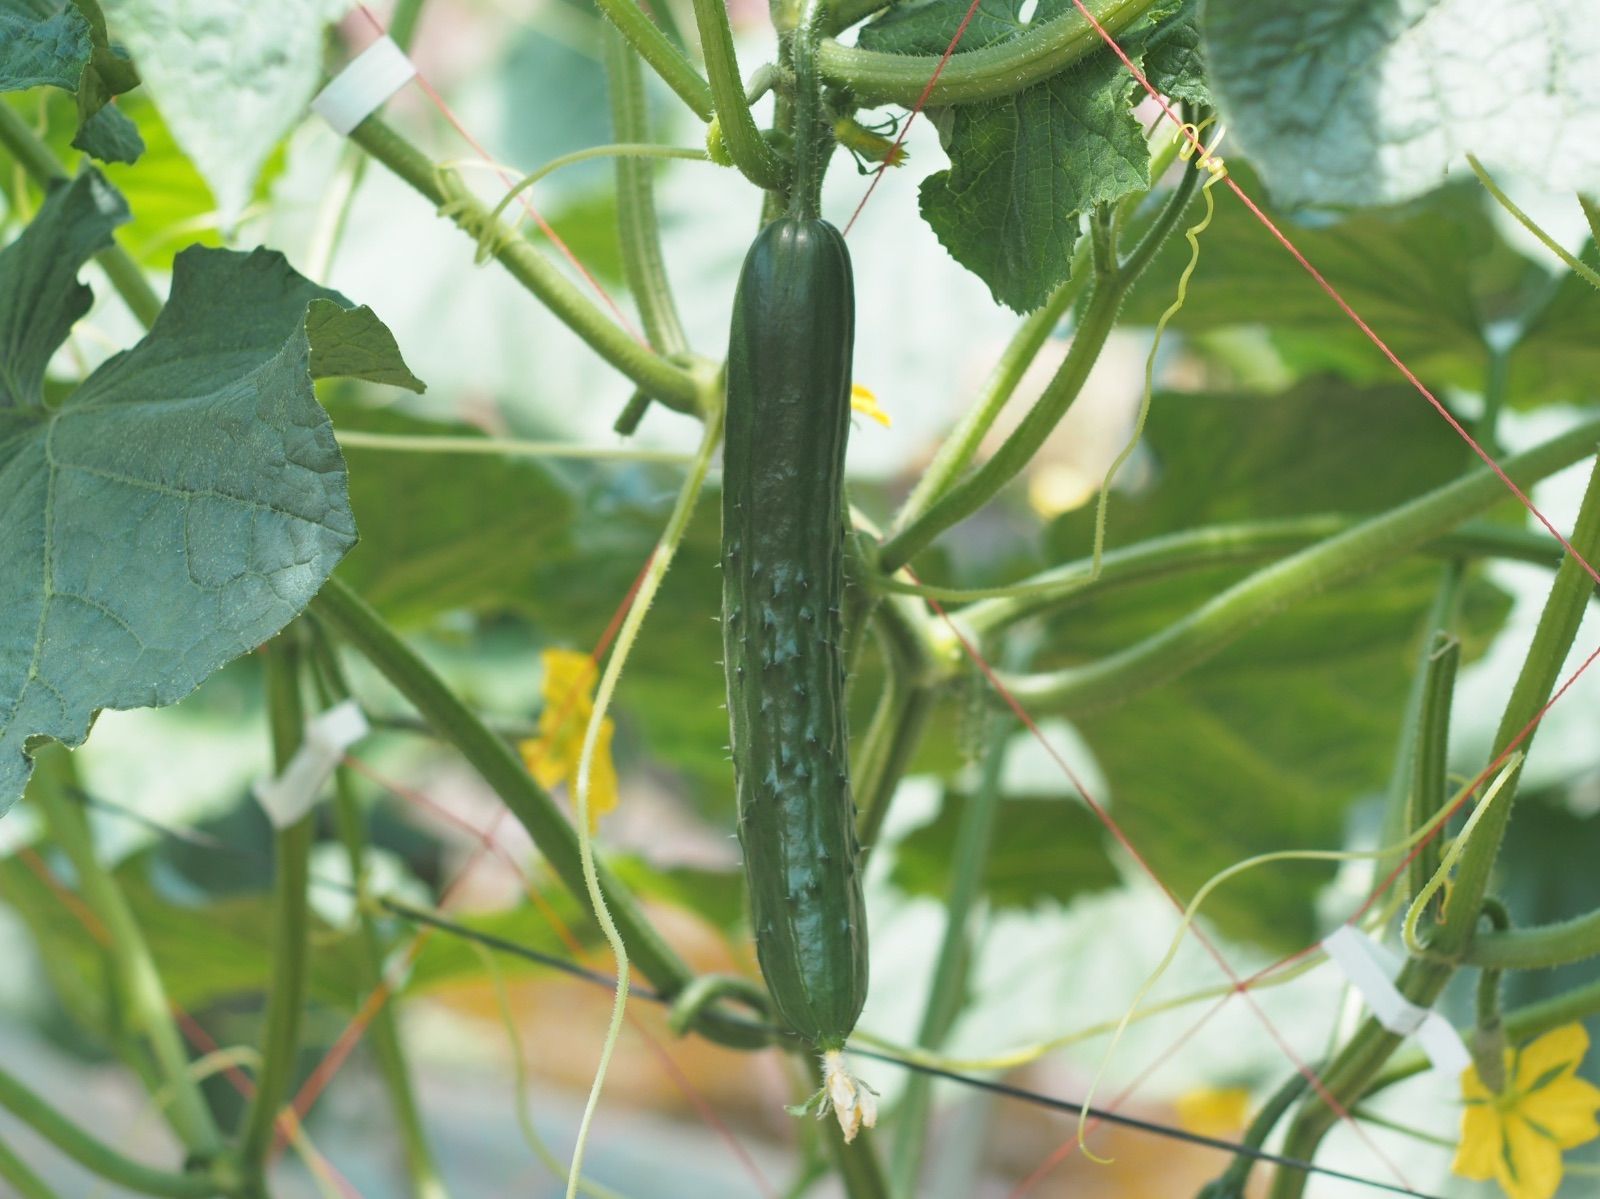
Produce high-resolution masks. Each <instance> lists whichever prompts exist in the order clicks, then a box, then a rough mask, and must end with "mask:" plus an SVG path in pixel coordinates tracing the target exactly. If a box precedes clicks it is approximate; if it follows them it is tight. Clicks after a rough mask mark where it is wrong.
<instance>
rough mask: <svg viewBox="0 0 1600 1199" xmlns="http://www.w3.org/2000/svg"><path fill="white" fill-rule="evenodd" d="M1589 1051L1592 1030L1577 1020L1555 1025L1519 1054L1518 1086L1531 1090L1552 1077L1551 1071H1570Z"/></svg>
mask: <svg viewBox="0 0 1600 1199" xmlns="http://www.w3.org/2000/svg"><path fill="white" fill-rule="evenodd" d="M1588 1052H1589V1034H1588V1033H1587V1032H1585V1031H1584V1028H1583V1025H1581V1024H1579V1023H1577V1022H1576V1021H1574V1022H1573V1023H1571V1024H1563V1025H1562V1026H1561V1027H1560V1028H1557V1029H1552V1030H1551V1031H1550V1032H1547V1033H1545V1034H1544V1036H1542V1037H1540V1038H1539V1039H1538V1040H1537V1041H1534V1042H1533V1043H1532V1044H1531V1045H1526V1046H1524V1047H1523V1049H1522V1051H1521V1052H1520V1053H1518V1054H1517V1073H1516V1078H1515V1086H1516V1089H1517V1090H1519V1091H1531V1090H1533V1088H1534V1087H1536V1086H1538V1085H1539V1083H1540V1082H1541V1081H1543V1082H1546V1083H1548V1082H1550V1081H1552V1079H1551V1077H1550V1076H1551V1075H1559V1074H1571V1073H1572V1072H1573V1071H1574V1070H1576V1069H1577V1068H1578V1063H1579V1062H1581V1061H1583V1055H1584V1054H1586V1053H1588Z"/></svg>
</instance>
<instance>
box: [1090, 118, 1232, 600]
mask: <svg viewBox="0 0 1600 1199" xmlns="http://www.w3.org/2000/svg"><path fill="white" fill-rule="evenodd" d="M1211 121H1212V118H1211V117H1207V118H1206V119H1205V120H1204V121H1202V122H1200V124H1199V125H1198V126H1197V125H1192V124H1185V125H1183V126H1182V127H1181V128H1180V129H1179V130H1178V135H1177V136H1178V138H1179V139H1180V146H1179V149H1178V158H1179V159H1180V160H1181V161H1183V162H1188V161H1189V159H1190V158H1193V157H1194V156H1195V154H1196V153H1198V154H1199V158H1198V159H1196V161H1195V168H1196V169H1197V170H1201V171H1204V172H1206V174H1207V175H1208V176H1209V178H1207V179H1206V181H1205V182H1204V183H1203V184H1201V186H1200V195H1201V196H1202V197H1203V198H1204V199H1205V202H1206V212H1205V215H1204V216H1203V217H1201V218H1200V219H1199V220H1198V221H1196V222H1195V223H1194V224H1193V225H1191V226H1189V228H1187V229H1185V230H1184V231H1183V236H1184V237H1185V238H1186V239H1187V240H1188V242H1189V262H1188V264H1187V265H1186V266H1185V267H1184V268H1183V273H1182V274H1181V275H1179V276H1178V294H1177V297H1176V298H1175V299H1174V300H1173V301H1172V303H1171V304H1169V305H1167V309H1166V311H1165V312H1163V313H1162V314H1161V316H1160V318H1159V319H1158V320H1157V321H1156V331H1155V336H1154V337H1153V338H1152V339H1151V342H1150V354H1149V356H1148V357H1147V358H1146V359H1145V362H1144V396H1143V398H1142V399H1141V400H1140V401H1139V415H1138V416H1137V417H1136V418H1135V419H1134V423H1133V433H1132V435H1131V436H1130V437H1129V438H1128V444H1127V445H1125V446H1123V447H1122V452H1121V453H1119V454H1118V455H1117V456H1116V459H1115V460H1114V461H1113V462H1112V463H1111V466H1110V468H1109V469H1107V471H1106V477H1105V478H1104V479H1103V480H1102V481H1101V483H1100V496H1099V498H1098V499H1097V500H1096V501H1095V508H1094V559H1093V565H1092V567H1091V571H1090V576H1089V577H1090V580H1091V581H1093V580H1094V579H1097V578H1099V577H1100V559H1101V557H1102V555H1103V554H1104V552H1105V544H1106V504H1107V502H1108V501H1109V500H1110V498H1111V484H1112V481H1113V480H1114V479H1115V478H1116V477H1117V472H1118V471H1120V470H1121V469H1122V468H1123V466H1124V465H1125V464H1126V463H1127V461H1128V459H1129V458H1130V457H1131V456H1132V455H1133V451H1134V449H1135V448H1136V447H1137V446H1138V444H1139V439H1140V438H1141V437H1143V436H1144V425H1145V421H1146V420H1147V419H1148V418H1149V416H1150V400H1151V397H1152V395H1153V394H1154V391H1155V371H1156V354H1157V353H1158V352H1159V351H1160V349H1161V336H1162V334H1163V333H1165V332H1166V328H1167V322H1169V321H1170V320H1172V318H1173V317H1175V316H1177V315H1178V313H1179V311H1180V310H1182V308H1183V305H1184V303H1185V302H1186V301H1187V300H1188V298H1189V279H1190V277H1191V276H1192V275H1193V274H1194V271H1195V267H1197V266H1199V265H1200V235H1201V234H1202V233H1204V232H1205V231H1206V229H1207V228H1208V227H1209V226H1210V224H1211V218H1212V217H1213V216H1215V215H1216V209H1217V204H1216V200H1215V199H1213V198H1212V195H1211V189H1212V188H1213V187H1215V186H1216V185H1217V184H1218V183H1219V182H1221V181H1222V180H1223V179H1226V178H1227V177H1228V168H1227V165H1226V164H1225V163H1224V162H1223V161H1222V158H1221V157H1220V156H1219V155H1218V154H1217V152H1216V150H1217V147H1218V146H1219V145H1221V144H1222V139H1223V137H1224V135H1225V134H1226V133H1227V127H1226V126H1222V127H1219V128H1218V130H1217V136H1216V138H1215V139H1214V140H1213V141H1212V143H1211V145H1210V146H1203V145H1202V144H1201V141H1200V135H1201V134H1202V133H1204V132H1205V129H1206V126H1208V125H1210V124H1211Z"/></svg>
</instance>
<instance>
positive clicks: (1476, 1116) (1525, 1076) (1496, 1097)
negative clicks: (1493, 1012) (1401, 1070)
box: [1452, 1024, 1600, 1199]
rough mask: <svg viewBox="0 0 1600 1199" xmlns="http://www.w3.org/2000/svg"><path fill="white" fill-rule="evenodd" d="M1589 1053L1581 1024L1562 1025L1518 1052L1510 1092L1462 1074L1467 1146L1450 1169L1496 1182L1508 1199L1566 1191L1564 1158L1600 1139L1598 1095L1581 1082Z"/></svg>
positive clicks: (1508, 1069)
mask: <svg viewBox="0 0 1600 1199" xmlns="http://www.w3.org/2000/svg"><path fill="white" fill-rule="evenodd" d="M1588 1051H1589V1035H1588V1033H1586V1032H1584V1030H1583V1025H1581V1024H1564V1025H1562V1026H1561V1027H1560V1028H1557V1029H1555V1030H1554V1031H1552V1032H1548V1033H1546V1034H1545V1035H1544V1036H1542V1037H1540V1038H1539V1039H1538V1040H1536V1041H1534V1042H1532V1043H1531V1044H1529V1045H1525V1046H1523V1047H1522V1048H1521V1049H1519V1050H1517V1051H1515V1052H1513V1051H1512V1050H1509V1049H1508V1050H1506V1055H1505V1062H1506V1065H1505V1076H1506V1080H1507V1081H1506V1087H1505V1090H1504V1091H1502V1092H1501V1093H1499V1094H1495V1093H1493V1092H1491V1091H1490V1090H1489V1089H1488V1088H1487V1087H1486V1086H1484V1084H1483V1081H1482V1080H1481V1079H1480V1078H1479V1077H1478V1071H1477V1068H1476V1067H1469V1068H1468V1069H1467V1070H1466V1071H1465V1072H1464V1073H1463V1074H1462V1075H1461V1096H1462V1098H1463V1099H1464V1100H1465V1101H1466V1105H1467V1106H1466V1110H1465V1111H1464V1112H1463V1113H1462V1115H1461V1146H1460V1148H1459V1149H1457V1151H1456V1160H1455V1164H1454V1166H1453V1167H1452V1169H1453V1170H1454V1171H1455V1172H1456V1173H1457V1174H1459V1175H1461V1176H1462V1177H1463V1178H1475V1179H1480V1180H1484V1179H1490V1178H1492V1179H1494V1180H1495V1181H1497V1182H1498V1183H1499V1184H1500V1189H1501V1190H1503V1191H1504V1192H1505V1193H1506V1195H1507V1197H1508V1199H1551V1196H1553V1195H1554V1194H1555V1193H1556V1191H1557V1190H1558V1189H1559V1188H1560V1186H1561V1152H1562V1150H1564V1149H1572V1148H1574V1147H1575V1146H1578V1145H1582V1144H1583V1143H1584V1142H1585V1141H1592V1140H1593V1139H1594V1138H1595V1137H1597V1136H1600V1124H1596V1123H1595V1111H1596V1109H1600V1089H1597V1088H1595V1087H1593V1086H1591V1085H1590V1084H1589V1083H1587V1082H1585V1081H1584V1080H1583V1079H1581V1078H1579V1077H1577V1071H1578V1065H1579V1063H1581V1062H1582V1061H1583V1055H1584V1054H1585V1053H1587V1052H1588Z"/></svg>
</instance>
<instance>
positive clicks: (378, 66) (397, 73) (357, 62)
mask: <svg viewBox="0 0 1600 1199" xmlns="http://www.w3.org/2000/svg"><path fill="white" fill-rule="evenodd" d="M416 74H417V68H416V67H415V66H413V65H412V62H411V60H410V59H409V58H407V57H406V53H405V51H404V50H402V49H400V47H399V46H397V45H396V44H395V42H394V39H393V38H389V37H380V38H379V39H378V40H377V41H375V42H373V43H372V45H370V46H368V47H367V48H366V49H365V50H363V51H362V52H361V53H360V54H358V55H356V56H355V57H354V58H352V59H351V60H350V62H349V63H348V64H347V65H346V66H345V69H344V70H342V71H340V72H339V73H338V74H337V75H335V76H334V78H333V80H332V82H330V83H329V84H328V86H327V87H325V88H323V89H322V90H321V91H320V92H318V93H317V96H316V99H314V100H312V101H311V111H312V112H314V113H316V114H317V115H318V116H319V117H321V118H322V119H323V120H324V121H327V122H328V124H330V125H332V126H333V130H334V132H335V133H337V134H338V135H339V136H340V137H349V136H350V131H351V130H352V129H354V128H355V127H356V126H357V125H359V124H361V122H362V121H364V120H366V119H367V118H368V117H370V116H371V115H372V114H373V113H375V112H377V111H378V109H380V108H382V107H383V104H384V101H386V100H388V98H389V97H390V96H392V95H394V94H395V93H396V92H397V91H399V90H400V89H401V88H403V87H404V86H405V85H406V84H408V83H410V82H411V80H412V79H414V78H415V77H416Z"/></svg>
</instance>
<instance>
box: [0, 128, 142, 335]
mask: <svg viewBox="0 0 1600 1199" xmlns="http://www.w3.org/2000/svg"><path fill="white" fill-rule="evenodd" d="M0 146H4V147H5V148H6V150H8V151H9V152H10V154H11V156H12V157H13V158H14V159H16V161H17V165H19V166H20V167H21V168H22V169H23V170H24V171H26V172H27V173H28V177H29V178H30V179H32V180H33V181H34V182H35V183H37V184H38V185H39V186H40V187H43V188H48V187H50V186H51V185H52V184H55V183H58V182H60V181H62V180H64V179H66V178H68V175H67V172H66V171H65V170H64V169H63V168H62V166H61V164H60V163H59V162H57V161H56V157H55V155H54V154H52V153H51V152H50V147H49V146H47V145H45V144H44V142H43V141H41V140H40V139H39V136H38V135H37V134H36V133H34V131H33V130H32V129H30V128H29V127H28V123H27V122H26V121H24V120H23V119H22V117H21V116H20V115H18V113H17V112H16V110H15V109H13V108H11V106H10V105H6V104H0ZM95 261H96V262H98V263H99V264H100V266H101V269H103V270H104V271H105V273H106V277H107V278H108V279H110V280H111V286H113V287H114V288H116V289H117V294H118V295H120V296H121V297H122V301H123V303H125V304H127V306H128V310H129V311H130V312H132V313H133V315H134V317H135V319H137V320H138V322H139V323H140V324H141V325H143V326H144V327H145V328H146V329H148V328H149V327H150V326H151V325H153V324H155V322H156V317H157V316H159V315H161V297H160V296H158V295H156V291H155V288H153V287H151V286H150V280H149V279H147V278H145V273H144V271H143V269H142V268H141V267H140V266H139V264H138V263H137V262H135V261H134V260H133V256H132V255H131V254H129V253H128V252H127V251H126V250H124V249H123V248H122V247H121V246H118V245H113V246H111V247H110V248H109V249H106V250H101V251H100V253H98V254H96V255H95Z"/></svg>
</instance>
